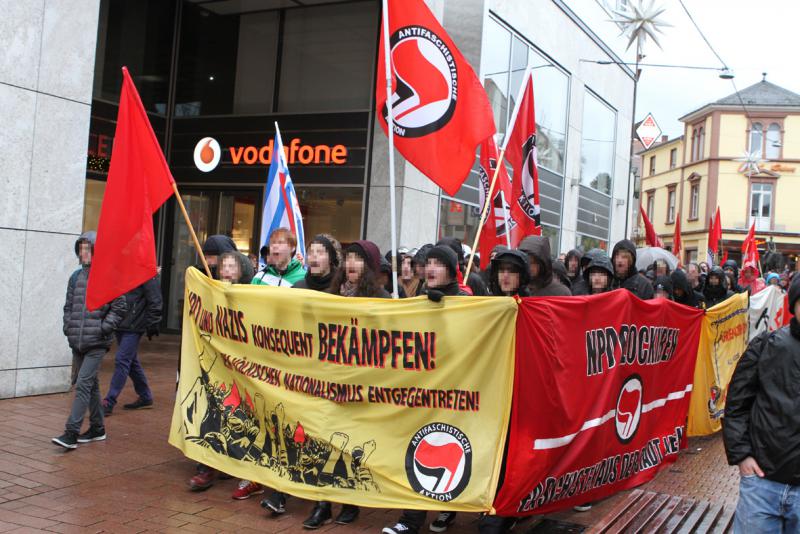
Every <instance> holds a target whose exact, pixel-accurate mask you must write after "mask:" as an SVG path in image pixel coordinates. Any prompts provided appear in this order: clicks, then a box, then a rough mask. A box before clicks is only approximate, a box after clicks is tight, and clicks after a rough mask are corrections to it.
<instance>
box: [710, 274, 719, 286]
mask: <svg viewBox="0 0 800 534" xmlns="http://www.w3.org/2000/svg"><path fill="white" fill-rule="evenodd" d="M719 284H720V279H719V277H718V276H716V275H713V274H712V275H711V276H709V277H708V285H711V286H718V285H719Z"/></svg>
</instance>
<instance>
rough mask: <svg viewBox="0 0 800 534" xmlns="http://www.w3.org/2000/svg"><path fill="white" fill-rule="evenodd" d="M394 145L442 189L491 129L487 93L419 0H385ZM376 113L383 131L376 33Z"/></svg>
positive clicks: (382, 68) (455, 184)
mask: <svg viewBox="0 0 800 534" xmlns="http://www.w3.org/2000/svg"><path fill="white" fill-rule="evenodd" d="M388 6H389V9H388V11H389V12H388V17H389V47H390V58H391V65H392V114H393V122H394V124H393V125H392V126H393V131H394V139H395V141H394V142H395V146H396V147H397V150H399V151H400V153H401V154H402V155H403V157H405V158H406V159H407V160H408V161H409V163H411V164H412V165H414V167H416V168H417V169H419V170H420V172H422V173H423V174H424V175H425V176H427V177H428V178H430V179H431V180H432V181H433V182H435V183H436V184H437V185H438V186H439V187H441V188H442V189H444V191H445V192H446V193H447V194H448V195H455V194H456V192H458V190H459V189H460V188H461V184H463V183H464V180H466V178H467V176H468V175H469V171H470V169H472V165H473V163H474V162H475V150H476V149H477V147H478V145H479V144H480V143H481V142H482V141H483V140H484V139H486V138H487V137H489V136H491V135H493V134H494V133H495V124H494V117H493V115H492V108H491V106H490V105H489V98H488V97H487V96H486V91H485V90H484V89H483V86H482V85H481V82H480V80H479V79H478V77H477V76H476V75H475V72H474V71H473V70H472V67H470V65H469V63H467V61H466V60H465V59H464V57H463V56H462V55H461V52H459V51H458V49H457V48H456V46H455V44H454V43H453V41H452V39H450V36H449V35H447V33H446V32H445V31H444V28H442V25H441V24H439V22H438V21H437V20H436V18H435V17H434V16H433V14H432V13H431V11H430V10H429V9H428V7H427V6H426V5H425V3H424V2H423V1H422V0H388ZM379 51H380V54H379V58H380V59H379V60H378V76H377V87H376V95H377V98H376V100H377V115H378V122H379V123H380V125H381V128H383V131H384V132H385V133H387V134H388V131H389V130H388V125H387V117H388V108H387V106H386V64H385V54H386V51H385V43H384V40H383V32H381V39H380V48H379Z"/></svg>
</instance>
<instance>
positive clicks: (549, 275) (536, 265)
mask: <svg viewBox="0 0 800 534" xmlns="http://www.w3.org/2000/svg"><path fill="white" fill-rule="evenodd" d="M519 250H521V251H522V252H524V253H525V254H527V255H528V259H529V260H530V273H531V281H530V283H529V284H528V290H529V291H530V294H531V296H532V297H569V296H571V295H572V293H571V292H570V290H569V289H567V287H566V286H565V285H564V284H562V283H561V282H560V281H559V280H558V279H557V278H555V277H554V276H553V263H552V259H551V258H550V240H549V239H548V238H547V237H545V236H541V235H530V236H528V237H526V238H525V239H523V240H522V242H521V243H520V244H519Z"/></svg>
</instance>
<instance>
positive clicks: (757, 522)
mask: <svg viewBox="0 0 800 534" xmlns="http://www.w3.org/2000/svg"><path fill="white" fill-rule="evenodd" d="M733 531H734V533H735V534H751V533H753V534H756V533H758V534H761V533H769V534H773V533H774V534H800V486H789V485H788V484H781V483H779V482H773V481H771V480H767V479H765V478H759V477H758V476H755V475H753V476H745V477H742V478H741V479H740V480H739V502H738V503H737V504H736V519H735V521H734V525H733Z"/></svg>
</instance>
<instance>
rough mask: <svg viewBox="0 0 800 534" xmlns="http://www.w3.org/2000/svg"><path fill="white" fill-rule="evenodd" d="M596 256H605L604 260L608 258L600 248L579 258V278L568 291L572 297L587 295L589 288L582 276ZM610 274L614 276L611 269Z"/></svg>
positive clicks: (591, 250)
mask: <svg viewBox="0 0 800 534" xmlns="http://www.w3.org/2000/svg"><path fill="white" fill-rule="evenodd" d="M597 256H605V257H606V258H608V255H607V254H606V251H605V250H603V249H601V248H593V249H590V250H589V251H588V252H586V254H584V255H583V256H581V277H580V278H578V280H576V281H575V282H574V283H573V284H572V287H570V291H572V294H573V295H575V296H581V295H588V294H589V286H588V285H587V283H586V277H585V276H584V274H585V273H586V268H587V267H588V266H589V264H590V263H591V262H592V259H594V258H595V257H597ZM609 261H610V260H609ZM611 274H612V275H613V274H614V271H613V269H612V271H611Z"/></svg>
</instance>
